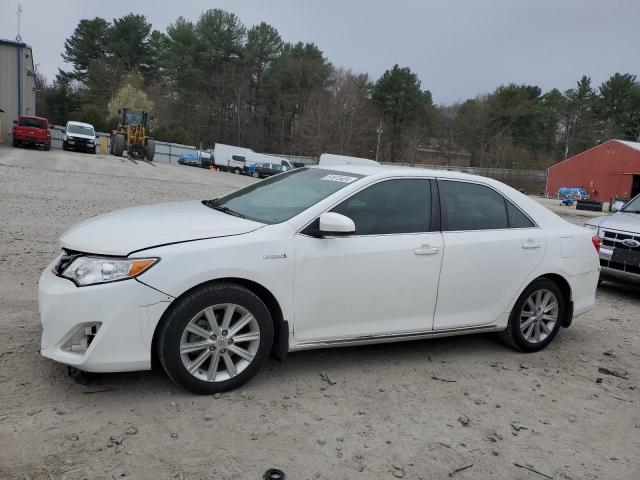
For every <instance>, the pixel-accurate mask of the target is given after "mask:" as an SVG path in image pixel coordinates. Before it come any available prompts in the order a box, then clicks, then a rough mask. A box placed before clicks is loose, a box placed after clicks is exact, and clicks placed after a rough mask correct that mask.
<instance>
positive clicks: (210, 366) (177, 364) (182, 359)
mask: <svg viewBox="0 0 640 480" xmlns="http://www.w3.org/2000/svg"><path fill="white" fill-rule="evenodd" d="M272 343H273V324H272V320H271V314H270V313H269V310H268V308H267V307H266V306H265V304H264V303H263V302H262V300H261V299H260V298H259V297H258V296H257V295H256V294H254V293H253V292H252V291H250V290H248V289H247V288H245V287H243V286H241V285H237V284H234V283H226V282H225V283H212V284H206V285H201V286H200V287H197V288H196V289H194V290H193V291H192V292H191V293H188V294H186V295H185V296H183V297H181V298H180V299H179V300H177V301H176V302H175V304H174V305H172V307H171V308H170V310H168V311H167V313H166V314H165V316H164V317H163V319H162V321H161V323H160V325H159V326H158V335H157V340H156V345H155V347H156V349H157V352H158V356H159V358H160V362H161V364H162V367H163V368H164V370H165V372H166V373H167V375H168V376H169V377H170V378H171V379H172V380H173V381H174V382H175V383H177V384H178V385H180V386H182V387H184V388H186V389H187V390H191V391H192V392H195V393H202V394H207V393H216V392H223V391H227V390H232V389H234V388H237V387H239V386H240V385H242V384H244V383H246V382H248V381H249V380H250V379H251V378H252V377H253V376H254V375H255V374H256V373H257V372H258V371H259V370H260V368H261V367H262V365H264V363H265V362H266V360H267V358H268V356H269V352H270V351H271V346H272Z"/></svg>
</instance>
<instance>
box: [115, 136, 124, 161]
mask: <svg viewBox="0 0 640 480" xmlns="http://www.w3.org/2000/svg"><path fill="white" fill-rule="evenodd" d="M123 153H124V135H123V134H121V133H116V134H115V135H114V137H113V154H114V155H115V156H116V157H121V156H122V154H123Z"/></svg>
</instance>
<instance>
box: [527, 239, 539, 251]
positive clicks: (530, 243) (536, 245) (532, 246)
mask: <svg viewBox="0 0 640 480" xmlns="http://www.w3.org/2000/svg"><path fill="white" fill-rule="evenodd" d="M541 246H542V245H541V244H540V243H538V242H535V241H533V240H527V241H526V242H525V243H523V244H522V248H524V249H525V250H533V249H535V248H540V247H541Z"/></svg>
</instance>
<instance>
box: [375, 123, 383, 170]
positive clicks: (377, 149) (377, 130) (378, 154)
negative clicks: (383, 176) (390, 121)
mask: <svg viewBox="0 0 640 480" xmlns="http://www.w3.org/2000/svg"><path fill="white" fill-rule="evenodd" d="M376 132H377V133H378V141H377V142H376V162H377V161H379V159H380V138H381V137H382V119H380V124H379V125H378V128H377V129H376Z"/></svg>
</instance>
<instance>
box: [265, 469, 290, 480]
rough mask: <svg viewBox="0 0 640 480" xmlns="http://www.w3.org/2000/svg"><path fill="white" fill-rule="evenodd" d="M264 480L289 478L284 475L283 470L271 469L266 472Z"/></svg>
mask: <svg viewBox="0 0 640 480" xmlns="http://www.w3.org/2000/svg"><path fill="white" fill-rule="evenodd" d="M262 478H263V480H286V478H287V476H286V475H285V474H284V472H283V471H282V470H278V469H277V468H270V469H269V470H267V471H266V472H264V476H263V477H262Z"/></svg>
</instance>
